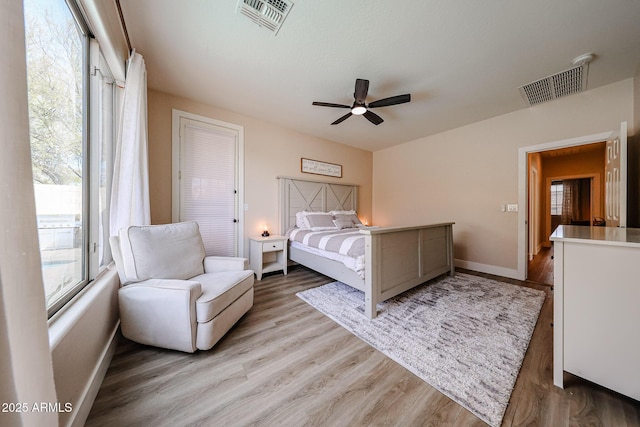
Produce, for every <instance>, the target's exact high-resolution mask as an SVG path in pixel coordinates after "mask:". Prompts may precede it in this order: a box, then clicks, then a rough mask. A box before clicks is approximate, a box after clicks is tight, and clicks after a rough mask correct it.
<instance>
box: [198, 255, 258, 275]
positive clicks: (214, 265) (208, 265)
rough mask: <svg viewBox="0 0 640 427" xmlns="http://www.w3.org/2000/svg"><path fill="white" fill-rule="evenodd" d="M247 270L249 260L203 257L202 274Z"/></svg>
mask: <svg viewBox="0 0 640 427" xmlns="http://www.w3.org/2000/svg"><path fill="white" fill-rule="evenodd" d="M248 269H249V260H248V259H246V258H240V257H225V256H207V257H204V272H205V273H218V272H220V271H242V270H248Z"/></svg>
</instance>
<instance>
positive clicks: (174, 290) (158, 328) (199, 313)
mask: <svg viewBox="0 0 640 427" xmlns="http://www.w3.org/2000/svg"><path fill="white" fill-rule="evenodd" d="M110 242H111V248H112V251H113V257H114V260H115V262H116V266H117V268H118V274H119V275H120V280H121V282H122V287H121V288H120V290H119V291H118V301H119V304H120V321H121V327H122V334H123V335H124V336H125V337H127V338H128V339H130V340H132V341H136V342H138V343H141V344H147V345H153V346H156V347H164V348H169V349H174V350H180V351H186V352H189V353H192V352H194V351H196V350H197V349H198V350H209V349H210V348H211V347H213V346H214V345H215V343H216V342H218V340H220V338H222V337H223V336H224V334H225V333H227V331H228V330H229V329H230V328H231V327H232V326H233V325H234V324H235V323H236V322H237V321H238V320H239V319H240V318H241V317H242V316H243V315H244V314H245V313H246V312H247V311H248V310H249V309H250V308H251V307H252V306H253V271H251V270H248V269H247V268H248V261H247V260H246V259H245V258H236V257H213V256H208V257H205V252H204V245H203V243H202V237H201V235H200V230H199V228H198V223H197V222H195V221H191V222H182V223H176V224H163V225H149V226H131V227H127V228H124V229H122V230H120V233H119V235H118V236H117V237H116V236H114V237H111V239H110Z"/></svg>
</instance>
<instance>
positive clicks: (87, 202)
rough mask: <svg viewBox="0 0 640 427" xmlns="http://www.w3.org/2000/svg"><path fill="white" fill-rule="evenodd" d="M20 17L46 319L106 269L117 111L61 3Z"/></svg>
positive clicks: (80, 29) (35, 2)
mask: <svg viewBox="0 0 640 427" xmlns="http://www.w3.org/2000/svg"><path fill="white" fill-rule="evenodd" d="M24 11H25V36H26V37H25V39H26V48H27V79H28V80H27V81H28V91H29V94H28V95H29V128H30V129H29V130H30V137H31V153H32V154H31V156H32V167H33V180H34V190H35V199H36V215H37V227H38V238H39V243H40V257H41V263H42V276H43V281H44V287H45V297H46V301H47V309H48V312H49V315H50V316H51V315H52V314H53V313H55V312H56V311H57V310H58V309H59V308H61V307H62V306H63V305H64V304H65V303H66V302H68V301H69V300H70V299H71V298H72V297H73V296H74V295H76V294H77V293H78V292H79V291H80V290H81V289H82V288H83V287H84V286H85V285H87V284H88V283H89V282H90V280H91V279H93V278H95V276H96V275H97V273H98V271H99V270H100V266H101V265H105V264H106V263H108V262H109V261H110V253H109V251H108V248H106V246H107V245H105V244H104V243H105V240H104V238H102V237H101V234H100V224H101V223H104V218H103V216H104V213H105V212H108V202H107V198H108V194H109V193H108V190H109V189H110V178H111V169H112V164H111V163H110V162H111V159H112V156H111V151H112V146H113V119H112V117H114V115H113V108H114V105H116V103H115V102H114V95H113V94H114V89H113V79H111V78H110V75H109V73H108V67H106V64H103V63H100V62H99V61H100V58H101V55H100V53H99V46H98V45H97V43H95V42H93V43H91V44H90V38H89V34H88V30H87V28H86V26H85V25H84V23H83V21H82V20H80V19H78V17H79V16H80V15H79V14H78V13H76V12H75V10H73V9H72V8H71V7H70V6H69V5H68V4H67V2H66V1H64V0H49V1H46V2H45V1H42V0H25V1H24ZM94 52H95V53H94ZM90 54H91V56H90ZM90 57H91V61H90ZM94 64H95V65H94ZM90 65H91V67H90ZM90 69H92V70H94V72H93V73H92V74H94V77H90V72H89V70H90ZM95 70H97V71H95ZM89 111H91V112H92V115H91V117H89V114H88V113H89ZM89 136H91V139H89ZM105 206H106V207H107V208H106V209H105ZM101 213H102V214H101ZM100 257H102V258H100Z"/></svg>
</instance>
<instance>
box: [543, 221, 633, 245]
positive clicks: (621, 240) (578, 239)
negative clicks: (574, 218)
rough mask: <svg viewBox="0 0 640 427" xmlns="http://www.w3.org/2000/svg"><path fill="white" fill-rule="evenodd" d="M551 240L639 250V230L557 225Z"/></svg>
mask: <svg viewBox="0 0 640 427" xmlns="http://www.w3.org/2000/svg"><path fill="white" fill-rule="evenodd" d="M551 240H553V241H561V242H574V243H589V244H597V245H612V246H628V247H638V248H640V228H619V227H591V226H583V225H559V226H558V228H556V230H555V231H554V232H553V234H551Z"/></svg>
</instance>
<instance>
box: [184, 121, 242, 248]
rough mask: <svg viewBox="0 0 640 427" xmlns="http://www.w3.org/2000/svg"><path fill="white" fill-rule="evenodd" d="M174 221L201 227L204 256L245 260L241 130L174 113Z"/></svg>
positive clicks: (219, 122) (218, 122)
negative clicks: (243, 256)
mask: <svg viewBox="0 0 640 427" xmlns="http://www.w3.org/2000/svg"><path fill="white" fill-rule="evenodd" d="M172 126H173V135H172V138H173V142H172V145H173V146H172V163H173V168H172V169H173V172H172V220H173V222H179V221H197V222H198V225H199V228H200V234H201V235H202V240H203V243H204V249H205V254H206V255H215V256H241V254H243V253H244V248H243V244H242V243H243V240H244V239H243V237H242V236H243V229H242V224H243V213H244V212H243V209H241V207H242V205H243V194H242V189H243V187H244V184H243V182H242V177H243V175H244V172H243V169H242V165H243V163H244V162H243V129H242V127H241V126H238V125H234V124H231V123H226V122H222V121H219V120H214V119H211V118H208V117H204V116H198V115H195V114H191V113H187V112H184V111H179V110H173V117H172Z"/></svg>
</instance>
